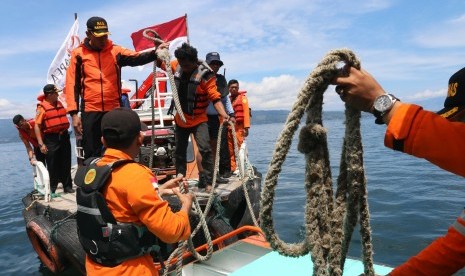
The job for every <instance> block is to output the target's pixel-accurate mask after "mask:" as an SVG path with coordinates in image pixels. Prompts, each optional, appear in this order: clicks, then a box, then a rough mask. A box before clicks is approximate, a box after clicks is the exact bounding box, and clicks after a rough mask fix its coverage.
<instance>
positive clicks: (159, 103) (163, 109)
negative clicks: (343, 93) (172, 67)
mask: <svg viewBox="0 0 465 276" xmlns="http://www.w3.org/2000/svg"><path fill="white" fill-rule="evenodd" d="M167 81H168V77H156V78H155V85H156V87H155V95H154V97H153V102H152V97H150V96H149V97H147V98H143V99H131V100H130V102H131V103H137V105H136V106H138V107H137V108H134V109H133V110H134V111H136V112H137V114H138V115H139V117H140V118H141V121H142V122H151V121H152V112H153V113H154V122H153V123H154V124H153V125H154V127H156V128H160V127H165V126H167V125H172V122H173V120H174V116H173V115H171V114H168V110H169V108H170V106H171V102H172V101H173V93H172V92H171V91H166V92H162V91H160V83H161V82H167ZM152 89H153V88H150V90H149V91H150V92H152V91H151V90H152ZM148 94H149V93H148ZM147 125H148V126H149V127H150V125H152V124H151V123H150V124H147Z"/></svg>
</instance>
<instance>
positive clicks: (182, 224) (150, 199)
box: [75, 108, 192, 275]
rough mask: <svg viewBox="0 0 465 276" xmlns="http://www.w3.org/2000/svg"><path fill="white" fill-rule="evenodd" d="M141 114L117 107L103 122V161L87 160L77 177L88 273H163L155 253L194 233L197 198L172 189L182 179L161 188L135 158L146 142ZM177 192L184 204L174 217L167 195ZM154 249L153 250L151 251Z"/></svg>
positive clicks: (79, 219) (183, 181)
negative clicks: (192, 219) (193, 210)
mask: <svg viewBox="0 0 465 276" xmlns="http://www.w3.org/2000/svg"><path fill="white" fill-rule="evenodd" d="M145 129H146V126H145V125H143V124H141V122H140V119H139V117H138V115H137V113H136V112H134V111H132V110H130V109H127V108H117V109H114V110H112V111H110V112H108V113H106V114H105V115H104V116H103V118H102V124H101V131H102V135H103V136H102V143H103V145H104V146H105V147H106V150H105V153H104V156H103V157H102V158H101V159H88V160H86V161H85V162H84V166H82V167H81V168H80V169H79V170H78V172H77V173H76V178H75V182H76V184H77V185H78V190H77V196H76V201H77V204H78V211H77V226H78V234H79V241H80V242H81V245H82V246H83V248H84V250H85V251H86V253H87V256H86V272H87V275H158V271H157V270H156V268H155V265H154V260H153V258H152V256H151V255H150V252H151V251H153V250H155V248H156V244H157V238H158V239H160V240H162V241H163V242H166V243H175V242H178V241H181V240H186V239H187V238H189V235H190V232H191V230H190V225H189V218H188V213H189V210H190V208H191V205H192V194H191V193H187V194H181V193H180V192H179V189H176V188H174V189H171V188H173V187H175V186H177V185H178V184H179V182H180V181H182V183H183V184H184V186H185V188H187V181H186V180H185V179H183V178H182V176H180V177H178V178H175V179H172V180H169V181H167V182H166V183H165V184H163V185H160V186H158V184H157V179H156V178H155V176H154V174H153V173H152V171H151V170H150V169H149V168H147V167H145V166H144V165H142V164H139V163H136V162H135V161H134V158H135V157H136V156H137V154H138V153H139V149H140V146H141V145H142V142H143V138H144V137H143V135H142V133H141V130H145ZM168 193H175V194H176V196H177V197H178V198H179V200H180V202H181V204H182V206H181V210H180V211H179V212H177V213H173V212H172V210H171V209H170V207H169V206H168V202H167V201H164V200H163V199H162V198H161V196H162V195H163V194H168ZM152 249H153V250H152Z"/></svg>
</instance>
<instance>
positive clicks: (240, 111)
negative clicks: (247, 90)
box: [231, 92, 250, 128]
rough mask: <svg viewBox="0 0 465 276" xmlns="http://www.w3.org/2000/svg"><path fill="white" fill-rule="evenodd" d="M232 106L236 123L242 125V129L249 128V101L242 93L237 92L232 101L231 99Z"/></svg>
mask: <svg viewBox="0 0 465 276" xmlns="http://www.w3.org/2000/svg"><path fill="white" fill-rule="evenodd" d="M231 102H232V106H233V109H234V116H235V117H236V122H237V123H242V124H243V125H244V128H249V127H250V111H249V101H248V100H247V97H246V96H245V95H244V93H241V92H239V95H237V96H236V97H235V98H234V99H231Z"/></svg>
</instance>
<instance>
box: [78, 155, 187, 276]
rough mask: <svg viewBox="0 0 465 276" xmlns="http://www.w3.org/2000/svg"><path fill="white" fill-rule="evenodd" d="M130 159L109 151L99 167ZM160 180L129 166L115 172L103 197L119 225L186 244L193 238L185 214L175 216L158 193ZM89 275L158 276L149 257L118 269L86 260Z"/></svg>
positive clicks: (143, 169)
mask: <svg viewBox="0 0 465 276" xmlns="http://www.w3.org/2000/svg"><path fill="white" fill-rule="evenodd" d="M130 158H131V157H130V156H128V155H127V154H125V153H124V152H122V151H119V150H116V149H112V148H108V149H106V151H105V155H104V156H103V158H102V160H100V161H99V162H98V163H97V164H98V165H105V164H110V163H113V162H115V161H117V160H120V159H130ZM157 187H158V185H157V180H156V177H155V176H154V175H153V173H152V172H151V171H150V169H148V168H147V167H145V166H143V165H141V164H139V163H129V164H126V165H124V166H122V167H119V168H117V169H115V170H114V171H113V172H112V174H111V182H110V183H109V184H108V185H107V186H106V187H105V188H104V190H103V195H104V196H105V201H106V203H107V205H108V208H109V209H110V211H111V213H112V214H113V216H114V217H115V219H116V220H117V221H118V222H123V223H136V224H140V225H142V224H143V225H145V226H146V227H147V229H148V230H149V231H151V232H152V233H153V234H155V235H156V236H157V237H158V238H160V239H161V240H162V241H164V242H166V243H175V242H177V241H180V240H185V239H187V238H188V237H189V235H190V225H189V218H188V215H187V213H186V212H183V211H179V212H177V213H173V212H172V211H171V208H170V207H169V206H168V202H166V201H164V200H163V199H161V198H160V197H159V195H158V192H157ZM86 272H87V275H115V276H116V275H118V276H119V275H158V271H157V270H156V269H155V266H154V264H153V259H152V257H151V256H150V254H147V255H144V256H141V257H138V258H134V259H130V260H127V261H124V262H123V263H121V264H120V265H117V266H115V267H104V266H101V265H99V264H97V263H94V262H92V260H90V259H89V258H86Z"/></svg>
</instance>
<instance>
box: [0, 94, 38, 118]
mask: <svg viewBox="0 0 465 276" xmlns="http://www.w3.org/2000/svg"><path fill="white" fill-rule="evenodd" d="M35 105H36V102H35V101H30V102H11V101H9V100H7V99H2V98H0V119H8V118H13V116H15V115H16V114H18V113H20V114H22V115H23V116H24V117H25V118H32V117H34V115H35Z"/></svg>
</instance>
